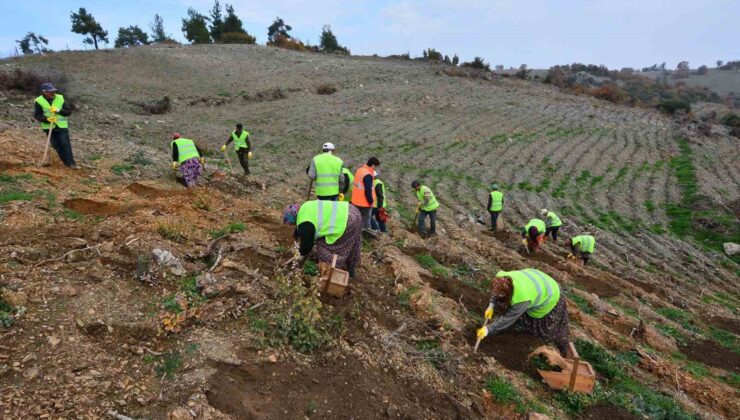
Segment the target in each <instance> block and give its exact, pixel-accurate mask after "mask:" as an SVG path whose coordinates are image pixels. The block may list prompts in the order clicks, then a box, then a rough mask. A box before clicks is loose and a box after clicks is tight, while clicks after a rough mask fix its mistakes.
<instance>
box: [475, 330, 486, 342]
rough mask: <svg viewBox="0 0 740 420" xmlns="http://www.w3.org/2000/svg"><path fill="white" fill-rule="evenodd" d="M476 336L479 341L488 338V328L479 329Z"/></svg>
mask: <svg viewBox="0 0 740 420" xmlns="http://www.w3.org/2000/svg"><path fill="white" fill-rule="evenodd" d="M475 335H476V336H477V337H478V339H479V340H482V339H484V338H486V336H487V335H488V327H480V328H478V331H477V332H476V333H475Z"/></svg>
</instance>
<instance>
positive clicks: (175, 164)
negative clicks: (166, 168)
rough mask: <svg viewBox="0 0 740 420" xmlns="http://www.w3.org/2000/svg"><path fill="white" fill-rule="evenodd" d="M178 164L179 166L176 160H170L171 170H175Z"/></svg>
mask: <svg viewBox="0 0 740 420" xmlns="http://www.w3.org/2000/svg"><path fill="white" fill-rule="evenodd" d="M178 166H179V165H178V164H177V162H172V170H173V171H175V170H177V167H178Z"/></svg>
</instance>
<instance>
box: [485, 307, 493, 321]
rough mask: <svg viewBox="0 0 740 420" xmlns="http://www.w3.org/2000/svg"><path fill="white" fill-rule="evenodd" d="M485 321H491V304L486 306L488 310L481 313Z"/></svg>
mask: <svg viewBox="0 0 740 420" xmlns="http://www.w3.org/2000/svg"><path fill="white" fill-rule="evenodd" d="M483 317H484V318H485V319H493V303H489V304H488V309H486V312H484V313H483Z"/></svg>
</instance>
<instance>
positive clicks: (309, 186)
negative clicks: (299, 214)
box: [306, 179, 313, 201]
mask: <svg viewBox="0 0 740 420" xmlns="http://www.w3.org/2000/svg"><path fill="white" fill-rule="evenodd" d="M312 189H313V179H312V180H311V182H309V183H308V195H307V196H306V201H309V200H311V190H312Z"/></svg>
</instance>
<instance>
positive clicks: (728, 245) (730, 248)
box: [722, 242, 740, 257]
mask: <svg viewBox="0 0 740 420" xmlns="http://www.w3.org/2000/svg"><path fill="white" fill-rule="evenodd" d="M722 246H723V247H724V248H725V254H727V256H728V257H732V256H733V255H737V254H740V245H738V244H736V243H733V242H725V243H723V244H722Z"/></svg>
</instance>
